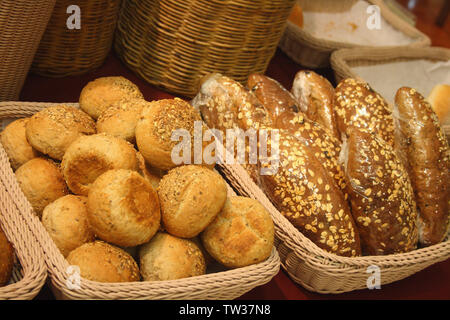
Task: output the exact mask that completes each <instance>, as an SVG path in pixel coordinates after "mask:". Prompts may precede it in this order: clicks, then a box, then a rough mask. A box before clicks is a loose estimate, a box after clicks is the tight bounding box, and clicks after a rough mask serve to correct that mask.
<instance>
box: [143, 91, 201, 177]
mask: <svg viewBox="0 0 450 320" xmlns="http://www.w3.org/2000/svg"><path fill="white" fill-rule="evenodd" d="M195 124H197V126H198V128H199V129H200V132H199V133H197V134H203V130H205V129H206V127H205V126H204V125H203V123H202V121H201V117H200V114H199V113H198V112H197V111H196V110H195V109H194V108H193V107H192V106H191V105H190V104H189V103H187V102H186V101H184V100H181V99H179V98H175V99H163V100H158V101H153V102H150V103H149V105H148V106H146V107H145V108H144V109H143V111H142V115H141V118H140V119H139V121H138V123H137V125H136V143H137V146H138V149H139V151H140V152H141V154H142V155H143V157H144V158H145V160H146V161H147V162H148V164H149V165H150V166H151V167H154V168H157V169H161V170H169V169H172V168H174V167H176V166H178V165H181V164H189V163H196V164H197V162H199V164H202V163H203V157H202V156H203V154H197V157H199V156H200V157H199V159H198V160H199V161H197V162H194V161H196V160H197V159H196V158H194V157H195V154H194V153H195V152H196V151H197V149H196V148H195V142H194V134H195V133H194V130H195ZM177 130H178V131H177ZM177 132H178V133H180V136H181V137H184V135H188V137H187V138H188V139H189V140H187V141H180V140H177V141H173V140H172V135H173V134H174V133H175V134H176V133H177ZM177 138H178V139H180V137H178V136H177ZM184 142H186V143H190V145H189V146H188V147H187V148H182V150H181V151H180V150H179V151H180V152H182V153H183V154H182V155H180V152H175V150H176V149H175V147H176V146H180V145H183V143H184ZM205 145H206V143H205ZM184 149H187V150H188V151H189V152H190V155H189V154H185V153H184ZM173 152H175V153H176V155H177V156H179V155H180V156H181V158H182V159H181V160H182V163H177V162H174V159H172V153H173Z"/></svg>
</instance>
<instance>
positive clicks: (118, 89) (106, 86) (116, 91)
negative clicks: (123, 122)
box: [79, 77, 144, 120]
mask: <svg viewBox="0 0 450 320" xmlns="http://www.w3.org/2000/svg"><path fill="white" fill-rule="evenodd" d="M143 98H144V97H143V95H142V93H141V91H140V90H139V88H138V87H137V86H136V85H135V84H134V83H132V82H131V81H130V80H128V79H125V78H124V77H101V78H97V79H95V80H93V81H91V82H89V83H88V84H87V85H86V86H84V88H83V89H82V90H81V93H80V99H79V103H80V108H81V109H82V110H83V111H84V112H86V113H87V114H89V115H90V116H91V117H92V118H94V119H96V120H97V118H98V117H99V116H100V115H101V114H102V113H103V112H104V111H105V110H106V109H108V108H109V107H111V106H112V105H113V104H114V103H115V102H118V101H120V100H124V99H125V100H127V99H143Z"/></svg>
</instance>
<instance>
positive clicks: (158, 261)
mask: <svg viewBox="0 0 450 320" xmlns="http://www.w3.org/2000/svg"><path fill="white" fill-rule="evenodd" d="M139 257H140V270H141V274H142V278H143V279H144V281H165V280H176V279H182V278H188V277H195V276H199V275H202V274H205V272H206V264H205V258H204V257H203V253H202V251H201V250H200V249H199V248H198V246H197V245H196V244H195V243H194V242H193V241H191V240H187V239H180V238H177V237H174V236H172V235H170V234H168V233H163V232H158V233H157V234H156V235H155V236H154V237H153V238H152V240H150V242H148V243H146V244H144V245H142V246H141V248H140V250H139Z"/></svg>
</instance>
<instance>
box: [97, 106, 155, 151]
mask: <svg viewBox="0 0 450 320" xmlns="http://www.w3.org/2000/svg"><path fill="white" fill-rule="evenodd" d="M148 104H149V102H147V101H145V100H144V99H132V100H121V101H119V102H116V103H114V104H112V105H111V107H110V108H108V109H106V110H105V111H104V112H102V114H101V115H100V116H99V117H98V119H97V132H99V133H100V132H104V133H107V134H109V135H112V136H115V137H118V138H122V139H124V140H127V141H128V142H130V143H134V142H135V141H136V136H135V131H136V124H137V122H138V120H139V118H140V117H141V113H142V109H143V108H144V107H145V106H146V105H148Z"/></svg>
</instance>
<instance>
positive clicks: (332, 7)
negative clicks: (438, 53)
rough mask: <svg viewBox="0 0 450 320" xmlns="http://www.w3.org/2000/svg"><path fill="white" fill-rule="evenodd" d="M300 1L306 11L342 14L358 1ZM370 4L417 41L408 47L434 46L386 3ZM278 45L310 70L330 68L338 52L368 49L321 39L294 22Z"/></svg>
mask: <svg viewBox="0 0 450 320" xmlns="http://www.w3.org/2000/svg"><path fill="white" fill-rule="evenodd" d="M297 2H298V4H299V5H300V6H301V7H302V9H303V10H304V11H308V10H314V11H319V12H320V11H325V10H326V11H327V12H338V11H345V10H347V9H348V8H349V7H351V5H353V3H355V2H356V0H339V1H335V0H297ZM367 2H369V3H371V4H372V5H377V6H378V7H379V8H380V14H381V16H382V17H383V19H384V20H385V21H386V22H387V23H389V24H390V25H392V26H393V27H394V28H396V29H397V30H399V31H401V32H403V33H404V34H405V35H407V36H409V37H411V38H412V39H413V42H412V43H411V44H410V45H408V46H407V47H426V46H429V45H430V44H431V40H430V39H429V38H428V37H427V36H426V35H425V34H423V33H422V32H420V31H419V30H417V29H416V28H415V27H413V26H412V25H410V24H409V23H408V22H406V21H404V20H403V19H401V18H400V17H399V16H398V15H397V14H395V13H393V12H392V11H391V10H390V9H389V7H387V6H386V5H385V3H384V2H383V1H381V0H367ZM278 46H279V47H280V49H281V50H282V51H284V52H285V53H286V54H287V55H288V56H289V57H290V58H291V59H292V60H294V61H295V62H297V63H298V64H300V65H302V66H304V67H307V68H323V67H328V66H329V65H330V55H331V53H332V52H333V51H335V50H338V49H343V48H355V47H357V48H363V47H367V46H362V45H358V44H351V43H345V42H338V41H331V40H325V39H320V38H317V37H315V36H313V35H312V34H311V33H310V32H307V31H305V30H303V29H302V28H300V27H298V26H297V25H295V24H294V23H292V22H291V21H288V22H287V27H286V29H285V31H284V34H283V36H282V37H281V40H280V43H279V44H278ZM372 48H373V47H372ZM377 48H382V47H377ZM383 48H384V47H383Z"/></svg>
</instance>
